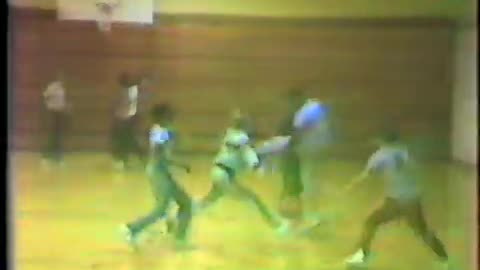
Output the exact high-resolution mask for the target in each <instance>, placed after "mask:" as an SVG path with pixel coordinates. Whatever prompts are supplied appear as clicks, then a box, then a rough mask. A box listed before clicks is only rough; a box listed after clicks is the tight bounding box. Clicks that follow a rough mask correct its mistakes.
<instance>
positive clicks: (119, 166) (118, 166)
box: [113, 161, 125, 171]
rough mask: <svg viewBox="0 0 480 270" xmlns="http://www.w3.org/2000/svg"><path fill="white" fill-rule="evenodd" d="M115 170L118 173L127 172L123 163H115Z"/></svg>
mask: <svg viewBox="0 0 480 270" xmlns="http://www.w3.org/2000/svg"><path fill="white" fill-rule="evenodd" d="M113 168H114V169H115V170H117V171H123V170H125V164H124V163H123V161H117V162H114V163H113Z"/></svg>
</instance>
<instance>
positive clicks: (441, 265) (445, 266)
mask: <svg viewBox="0 0 480 270" xmlns="http://www.w3.org/2000/svg"><path fill="white" fill-rule="evenodd" d="M435 269H438V270H456V268H454V267H453V266H452V263H451V262H450V261H448V260H447V261H438V262H437V263H436V267H435Z"/></svg>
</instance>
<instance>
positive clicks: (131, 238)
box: [120, 224, 139, 249]
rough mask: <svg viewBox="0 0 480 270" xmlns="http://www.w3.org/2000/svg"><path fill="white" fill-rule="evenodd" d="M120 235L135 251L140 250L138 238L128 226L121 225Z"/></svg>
mask: <svg viewBox="0 0 480 270" xmlns="http://www.w3.org/2000/svg"><path fill="white" fill-rule="evenodd" d="M120 233H121V234H122V235H123V237H124V239H125V242H127V244H128V245H129V246H130V247H132V248H133V249H137V248H138V244H139V241H138V237H137V235H134V234H133V232H132V230H131V229H130V228H129V227H128V225H126V224H122V225H120Z"/></svg>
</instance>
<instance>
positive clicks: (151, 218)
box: [127, 198, 170, 235]
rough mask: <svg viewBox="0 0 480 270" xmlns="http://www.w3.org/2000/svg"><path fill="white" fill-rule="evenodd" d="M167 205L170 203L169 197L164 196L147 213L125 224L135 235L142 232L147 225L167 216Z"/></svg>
mask: <svg viewBox="0 0 480 270" xmlns="http://www.w3.org/2000/svg"><path fill="white" fill-rule="evenodd" d="M169 205H170V198H165V199H164V200H163V202H161V203H160V204H157V205H156V206H155V208H154V209H153V210H152V211H151V212H150V213H149V214H148V215H146V216H144V217H141V218H139V219H137V220H135V221H133V222H131V223H129V224H127V226H128V228H129V229H130V231H131V233H132V235H136V234H138V233H140V232H142V231H143V230H145V229H146V228H147V227H148V226H150V225H152V224H153V223H155V222H157V221H158V220H159V219H163V218H165V217H166V216H167V209H168V206H169Z"/></svg>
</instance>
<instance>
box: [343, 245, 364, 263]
mask: <svg viewBox="0 0 480 270" xmlns="http://www.w3.org/2000/svg"><path fill="white" fill-rule="evenodd" d="M366 263H367V257H366V256H365V253H364V252H363V250H361V249H360V250H358V251H357V252H356V253H355V254H353V255H351V256H350V257H348V258H347V259H346V260H345V264H347V265H349V266H365V265H366Z"/></svg>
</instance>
